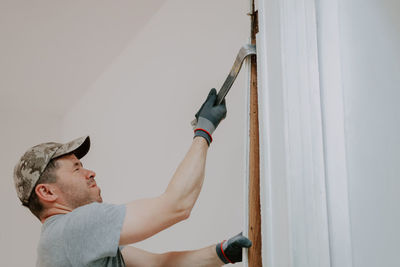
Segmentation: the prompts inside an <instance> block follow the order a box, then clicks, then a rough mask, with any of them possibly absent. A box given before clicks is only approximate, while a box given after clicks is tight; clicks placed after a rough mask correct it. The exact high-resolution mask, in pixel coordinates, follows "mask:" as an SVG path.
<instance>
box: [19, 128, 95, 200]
mask: <svg viewBox="0 0 400 267" xmlns="http://www.w3.org/2000/svg"><path fill="white" fill-rule="evenodd" d="M89 148H90V138H89V136H84V137H80V138H78V139H75V140H73V141H71V142H69V143H66V144H60V143H54V142H49V143H43V144H40V145H37V146H34V147H32V148H30V149H28V151H26V152H25V154H24V155H23V156H22V157H21V159H20V160H19V161H18V163H17V165H15V168H14V184H15V189H16V190H17V195H18V198H19V199H20V200H21V202H22V203H23V204H27V202H28V200H29V197H30V195H31V193H32V190H33V189H34V188H35V185H36V182H37V181H38V180H39V178H40V176H41V175H42V173H43V172H44V170H45V169H46V167H47V164H48V163H49V162H50V160H51V159H53V158H57V157H60V156H63V155H66V154H69V153H74V154H75V156H76V157H77V158H78V159H80V158H82V157H83V156H85V155H86V153H87V152H88V151H89Z"/></svg>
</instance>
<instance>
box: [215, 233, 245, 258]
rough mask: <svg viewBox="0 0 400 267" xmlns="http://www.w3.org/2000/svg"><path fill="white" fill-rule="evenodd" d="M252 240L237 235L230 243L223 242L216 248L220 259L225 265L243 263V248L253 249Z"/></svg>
mask: <svg viewBox="0 0 400 267" xmlns="http://www.w3.org/2000/svg"><path fill="white" fill-rule="evenodd" d="M251 245H252V243H251V241H250V239H248V238H247V237H244V236H243V235H242V233H240V234H238V235H235V236H234V237H232V238H231V239H229V240H228V241H222V242H221V243H218V244H217V246H216V247H215V249H216V251H217V255H218V257H219V258H220V259H221V260H222V261H223V262H224V263H225V264H227V263H235V262H241V261H242V248H244V247H245V248H249V247H251Z"/></svg>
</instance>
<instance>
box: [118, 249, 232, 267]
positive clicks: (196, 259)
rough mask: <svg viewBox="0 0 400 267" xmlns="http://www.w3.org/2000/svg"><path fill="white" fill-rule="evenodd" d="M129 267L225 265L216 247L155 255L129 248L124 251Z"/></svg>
mask: <svg viewBox="0 0 400 267" xmlns="http://www.w3.org/2000/svg"><path fill="white" fill-rule="evenodd" d="M122 256H123V257H124V261H125V264H126V266H127V267H143V266H146V267H169V266H171V267H187V266H196V267H219V266H222V265H224V263H223V262H222V261H221V260H220V259H219V258H218V256H217V254H216V253H215V245H212V246H208V247H205V248H202V249H197V250H188V251H174V252H167V253H164V254H155V253H150V252H148V251H145V250H142V249H138V248H135V247H131V246H127V247H124V248H123V249H122Z"/></svg>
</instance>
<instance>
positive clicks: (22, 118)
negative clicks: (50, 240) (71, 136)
mask: <svg viewBox="0 0 400 267" xmlns="http://www.w3.org/2000/svg"><path fill="white" fill-rule="evenodd" d="M32 113H34V114H35V116H32ZM32 113H25V112H20V111H18V110H4V109H2V110H1V111H0V122H1V138H0V147H1V153H0V162H1V163H0V166H1V168H0V177H1V179H0V199H1V201H0V210H1V220H0V229H1V230H0V251H1V253H0V255H1V256H2V264H1V265H2V266H18V267H19V266H21V267H22V266H34V262H35V261H36V243H37V241H38V238H39V234H40V226H41V224H40V222H39V220H37V219H36V217H34V216H33V215H31V213H30V211H29V210H28V209H26V208H24V207H22V205H21V204H20V203H21V202H20V201H19V199H18V197H17V194H16V191H15V188H14V181H13V169H14V166H15V164H16V163H17V161H18V160H19V158H20V157H21V156H22V154H23V153H24V152H25V151H26V149H27V148H29V147H31V146H33V145H34V144H38V143H42V142H48V141H50V140H57V139H59V138H60V128H61V124H60V120H59V118H58V117H56V116H53V115H51V114H47V113H43V112H38V111H32Z"/></svg>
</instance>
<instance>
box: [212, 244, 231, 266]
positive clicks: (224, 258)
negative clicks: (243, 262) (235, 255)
mask: <svg viewBox="0 0 400 267" xmlns="http://www.w3.org/2000/svg"><path fill="white" fill-rule="evenodd" d="M224 242H225V240H224V241H222V242H221V243H218V244H217V245H216V246H215V251H216V252H217V255H218V257H219V258H220V259H221V260H222V262H223V263H225V264H228V263H233V262H232V261H231V260H230V259H229V258H228V257H227V256H226V255H225V252H224V249H223V248H222V245H223V244H224Z"/></svg>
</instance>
